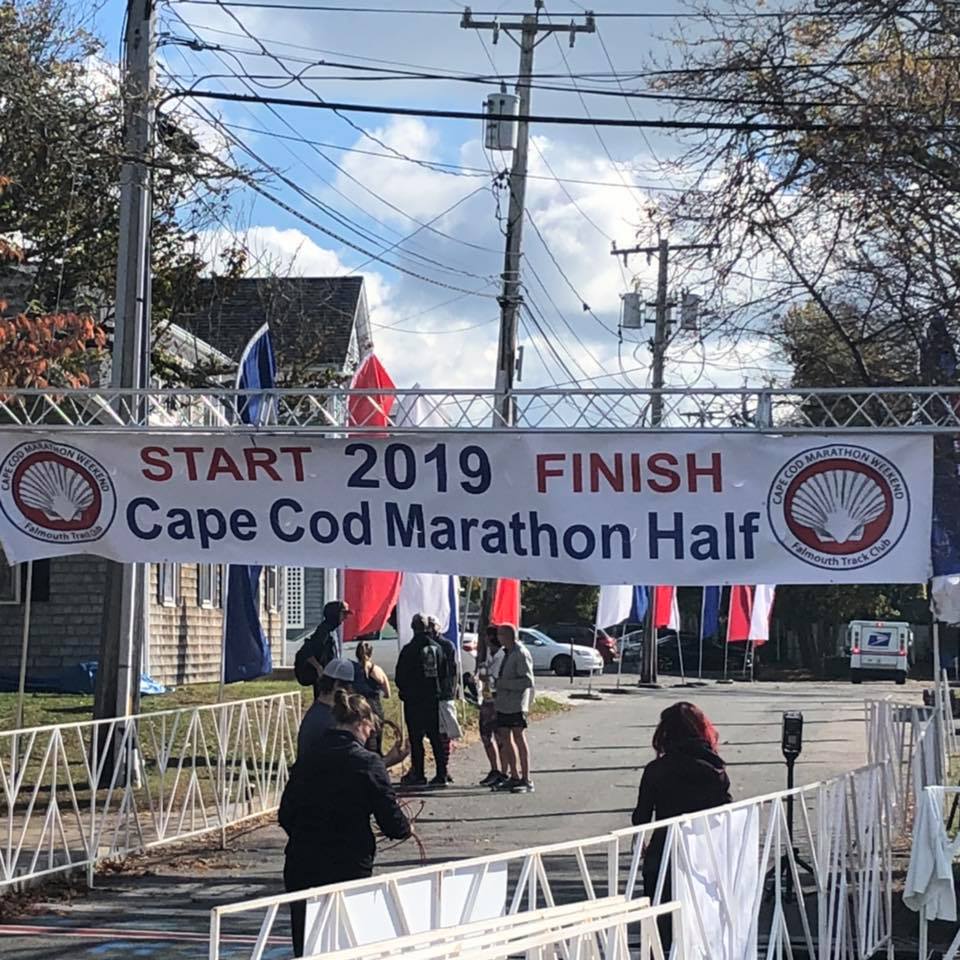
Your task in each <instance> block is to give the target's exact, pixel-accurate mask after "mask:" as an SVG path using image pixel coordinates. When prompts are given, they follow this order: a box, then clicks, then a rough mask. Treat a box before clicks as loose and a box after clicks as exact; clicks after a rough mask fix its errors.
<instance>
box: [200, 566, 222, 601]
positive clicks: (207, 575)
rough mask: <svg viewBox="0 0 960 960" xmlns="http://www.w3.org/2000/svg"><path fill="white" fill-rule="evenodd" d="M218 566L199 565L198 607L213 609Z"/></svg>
mask: <svg viewBox="0 0 960 960" xmlns="http://www.w3.org/2000/svg"><path fill="white" fill-rule="evenodd" d="M216 570H217V568H216V566H214V564H212V563H198V564H197V606H198V607H208V608H209V607H213V606H214V593H215V589H216V580H217V574H216Z"/></svg>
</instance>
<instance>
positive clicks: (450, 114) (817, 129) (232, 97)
mask: <svg viewBox="0 0 960 960" xmlns="http://www.w3.org/2000/svg"><path fill="white" fill-rule="evenodd" d="M311 92H312V91H311ZM184 98H193V99H197V100H223V101H226V102H228V103H260V104H273V105H274V106H279V107H304V108H306V109H309V110H331V111H333V112H334V113H337V114H339V113H340V112H341V111H344V112H347V113H374V114H387V115H390V116H397V117H432V118H436V119H441V120H503V121H504V122H507V121H509V122H527V123H547V124H555V125H559V126H578V127H590V126H598V127H623V128H627V129H648V130H717V131H720V130H726V131H730V132H739V133H855V132H862V131H864V130H899V129H901V128H902V129H905V130H909V131H910V132H911V133H944V132H947V133H952V132H954V131H955V130H957V129H958V125H956V124H951V125H946V124H926V125H920V126H918V125H917V124H916V123H914V122H913V121H912V120H909V119H908V120H904V121H903V122H902V123H890V122H885V123H815V122H809V123H757V122H753V121H731V122H724V121H709V120H704V121H693V120H662V119H661V120H626V119H624V118H622V117H573V116H556V115H547V116H540V115H537V114H523V115H515V114H509V115H508V114H495V113H480V112H478V111H476V110H431V109H428V108H425V107H399V106H385V105H381V104H372V103H346V102H343V101H332V100H323V101H310V100H298V99H296V98H293V97H264V96H249V95H246V94H242V93H219V92H217V91H215V90H172V91H170V92H168V93H167V94H166V95H165V96H164V97H162V98H161V101H160V103H161V104H162V103H165V102H167V101H169V100H175V99H184ZM348 122H349V121H348ZM364 132H365V131H364ZM366 135H367V136H371V135H370V134H369V133H368V134H366ZM371 139H374V138H373V137H372V136H371ZM377 142H378V143H380V146H384V147H387V149H391V148H390V147H389V146H387V145H386V144H384V143H382V142H380V141H377Z"/></svg>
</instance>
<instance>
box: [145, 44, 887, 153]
mask: <svg viewBox="0 0 960 960" xmlns="http://www.w3.org/2000/svg"><path fill="white" fill-rule="evenodd" d="M557 43H558V44H559V41H557ZM164 45H165V46H178V45H182V46H187V47H189V48H190V49H192V50H196V49H197V46H196V45H195V44H193V43H191V42H190V41H186V42H183V43H181V42H180V40H179V38H177V37H171V38H170V39H169V40H168V41H167V42H166V43H165V44H164ZM205 49H209V50H210V51H211V52H215V51H217V50H220V51H222V52H225V53H231V54H238V53H239V54H241V55H246V56H265V57H268V58H269V59H274V60H277V59H279V60H282V61H287V62H290V63H301V64H303V65H304V67H305V69H304V70H302V71H300V72H299V73H296V74H291V73H290V72H287V73H284V74H282V75H278V74H273V73H244V74H242V76H243V78H244V79H246V80H250V81H251V82H252V83H254V84H255V85H256V86H259V87H266V88H267V89H270V90H280V89H282V88H284V87H288V86H291V85H292V84H295V83H297V84H300V85H301V86H306V82H307V81H308V80H309V81H325V82H332V81H337V82H342V81H348V82H350V83H378V82H379V83H384V82H389V83H396V82H397V81H398V80H409V81H413V82H417V83H419V82H426V81H433V80H441V81H446V82H448V83H470V84H480V85H483V86H490V85H491V84H493V83H494V82H499V81H500V78H499V77H492V76H490V75H486V74H477V75H475V76H467V75H463V76H454V75H448V74H439V73H426V72H417V71H412V70H395V69H391V70H385V69H383V68H381V67H367V66H363V65H360V64H349V63H336V62H331V61H326V60H306V59H301V58H294V57H281V56H279V55H278V54H258V53H256V52H255V51H252V50H236V49H230V48H227V47H224V46H223V45H222V44H210V45H209V46H204V47H202V48H201V50H205ZM560 52H561V56H563V59H564V62H566V56H565V55H564V54H563V51H562V48H561V51H560ZM605 52H606V51H605ZM607 55H608V56H609V54H607ZM308 67H318V68H320V67H323V68H339V69H345V70H355V71H357V72H365V73H376V74H377V75H376V76H362V77H355V76H351V75H349V74H343V75H339V74H323V75H322V76H311V75H309V74H307V72H306V68H308ZM568 76H569V77H570V79H571V81H575V80H576V76H575V75H574V73H573V71H572V70H569V69H568ZM238 78H239V75H237V74H235V73H226V74H220V73H204V74H193V75H190V76H183V77H175V78H174V79H179V80H182V81H186V80H191V81H193V82H194V83H199V82H200V81H206V80H224V79H230V80H235V79H238ZM615 79H616V82H617V84H618V85H619V88H620V89H619V90H601V89H597V88H595V87H583V86H577V85H576V84H575V82H574V85H572V86H564V85H561V84H556V83H525V82H523V81H518V82H517V84H516V86H518V87H529V88H530V89H532V90H548V91H551V92H554V93H575V94H577V96H578V97H580V100H581V102H583V97H584V95H589V96H595V97H615V98H617V99H623V100H624V101H625V102H626V103H627V105H628V107H629V109H630V112H631V114H632V115H633V117H634V119H635V120H637V119H638V118H637V116H636V115H635V114H634V113H633V107H632V106H631V105H630V101H631V100H650V101H654V102H666V103H703V104H712V105H720V106H724V105H726V106H747V107H762V108H772V109H781V108H787V107H793V108H796V109H814V108H817V107H830V108H840V107H850V108H859V107H863V102H862V101H855V100H849V101H843V100H788V99H776V100H771V99H769V98H768V99H761V98H756V97H719V96H710V95H703V94H684V93H663V92H660V91H650V90H628V89H626V87H624V86H623V81H622V80H621V79H619V78H616V77H615ZM269 81H278V82H277V83H275V84H268V82H269ZM307 89H310V88H307ZM870 106H871V108H872V109H876V108H877V107H887V108H889V109H897V108H898V105H897V104H879V103H875V102H871V104H870ZM584 109H585V110H587V106H586V104H584ZM648 146H649V144H648Z"/></svg>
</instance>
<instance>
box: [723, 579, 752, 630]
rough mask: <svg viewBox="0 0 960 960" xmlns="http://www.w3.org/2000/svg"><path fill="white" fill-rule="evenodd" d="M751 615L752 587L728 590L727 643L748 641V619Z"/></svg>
mask: <svg viewBox="0 0 960 960" xmlns="http://www.w3.org/2000/svg"><path fill="white" fill-rule="evenodd" d="M752 613H753V587H748V586H739V587H731V588H730V613H729V616H728V617H727V643H737V642H738V641H743V640H749V639H750V617H751V614H752Z"/></svg>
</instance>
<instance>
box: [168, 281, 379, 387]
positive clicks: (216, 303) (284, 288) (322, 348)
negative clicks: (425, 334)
mask: <svg viewBox="0 0 960 960" xmlns="http://www.w3.org/2000/svg"><path fill="white" fill-rule="evenodd" d="M362 289H363V277H263V278H249V279H243V280H234V279H230V278H224V277H215V278H211V279H206V280H201V281H200V285H199V289H198V295H197V303H198V305H199V306H198V307H197V308H196V309H195V310H192V311H190V312H189V313H182V314H179V315H178V316H176V317H174V318H173V319H174V320H175V321H176V322H177V323H178V324H179V325H180V326H181V327H183V328H184V329H186V330H188V331H189V332H190V333H193V334H195V335H196V336H197V337H199V338H200V339H202V340H205V341H206V342H207V343H209V344H210V345H211V346H212V347H215V348H216V349H217V350H220V351H222V352H223V353H225V354H226V355H227V356H229V357H231V358H232V359H233V360H239V359H240V354H241V353H242V352H243V348H244V347H245V346H246V344H247V341H248V340H249V339H250V337H251V336H252V335H253V334H254V333H255V332H256V331H257V330H258V329H259V328H260V327H261V326H263V324H264V323H266V322H268V321H269V323H270V332H271V334H272V337H273V346H274V351H275V353H276V356H277V366H278V367H279V368H280V369H281V370H282V369H284V368H285V367H289V366H291V365H292V364H293V363H295V362H300V363H302V362H303V361H304V359H305V358H307V357H309V362H310V364H311V365H315V366H320V365H324V364H330V365H332V366H335V367H337V368H340V367H342V366H343V364H344V361H345V360H346V358H347V353H348V351H349V347H350V337H351V334H352V333H353V325H354V318H355V316H356V313H357V307H358V304H359V302H360V299H361V292H362Z"/></svg>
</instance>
